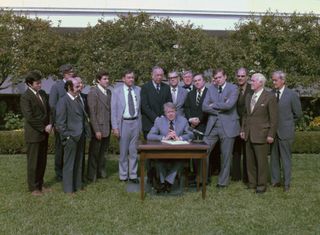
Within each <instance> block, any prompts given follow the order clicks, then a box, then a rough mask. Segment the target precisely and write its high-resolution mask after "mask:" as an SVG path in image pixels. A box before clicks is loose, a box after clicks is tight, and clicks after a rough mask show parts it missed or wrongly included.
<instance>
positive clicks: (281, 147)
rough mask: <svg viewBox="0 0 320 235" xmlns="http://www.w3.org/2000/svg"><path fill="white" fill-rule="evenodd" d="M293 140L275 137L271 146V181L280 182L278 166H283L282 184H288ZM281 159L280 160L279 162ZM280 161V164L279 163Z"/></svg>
mask: <svg viewBox="0 0 320 235" xmlns="http://www.w3.org/2000/svg"><path fill="white" fill-rule="evenodd" d="M292 144H293V140H292V139H291V140H280V139H279V138H278V137H276V138H275V142H274V143H273V145H272V148H271V160H270V164H271V183H272V184H275V183H280V181H281V177H280V167H281V165H282V168H283V176H284V185H285V186H290V181H291V148H292ZM280 161H281V162H280ZM281 163H282V164H281Z"/></svg>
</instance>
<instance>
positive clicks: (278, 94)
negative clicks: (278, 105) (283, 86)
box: [276, 90, 280, 102]
mask: <svg viewBox="0 0 320 235" xmlns="http://www.w3.org/2000/svg"><path fill="white" fill-rule="evenodd" d="M276 97H277V102H279V100H280V91H279V90H277V91H276Z"/></svg>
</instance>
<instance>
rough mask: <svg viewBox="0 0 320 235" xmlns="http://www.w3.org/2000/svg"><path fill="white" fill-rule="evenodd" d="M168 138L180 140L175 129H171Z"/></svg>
mask: <svg viewBox="0 0 320 235" xmlns="http://www.w3.org/2000/svg"><path fill="white" fill-rule="evenodd" d="M165 139H166V140H178V139H179V137H178V136H177V134H176V132H175V131H172V130H169V133H168V134H167V136H166V137H165Z"/></svg>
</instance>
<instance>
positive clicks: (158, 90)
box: [157, 84, 160, 94]
mask: <svg viewBox="0 0 320 235" xmlns="http://www.w3.org/2000/svg"><path fill="white" fill-rule="evenodd" d="M157 92H158V94H159V93H160V84H157Z"/></svg>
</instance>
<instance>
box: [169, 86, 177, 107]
mask: <svg viewBox="0 0 320 235" xmlns="http://www.w3.org/2000/svg"><path fill="white" fill-rule="evenodd" d="M173 89H175V90H173ZM170 91H171V96H172V101H173V103H176V102H177V97H178V86H176V87H172V86H170ZM173 96H174V97H173Z"/></svg>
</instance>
